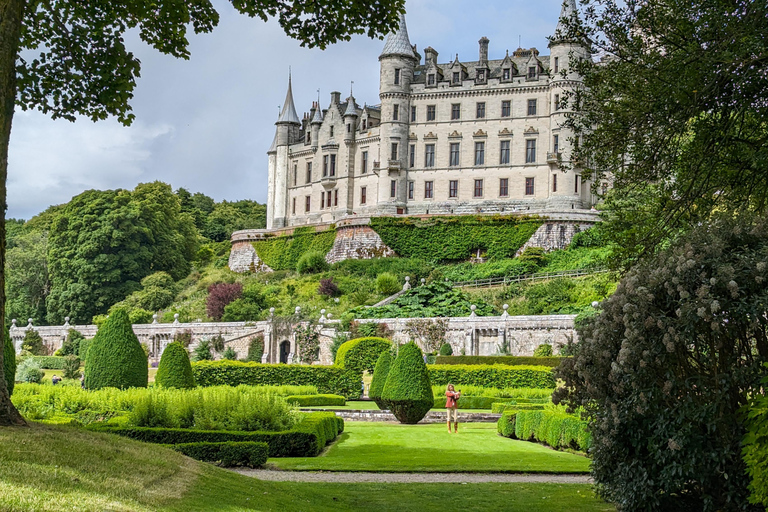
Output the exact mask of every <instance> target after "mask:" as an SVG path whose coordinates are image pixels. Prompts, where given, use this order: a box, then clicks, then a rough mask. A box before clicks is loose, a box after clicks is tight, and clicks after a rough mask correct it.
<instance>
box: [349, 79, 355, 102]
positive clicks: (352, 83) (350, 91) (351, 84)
mask: <svg viewBox="0 0 768 512" xmlns="http://www.w3.org/2000/svg"><path fill="white" fill-rule="evenodd" d="M353 85H355V81H354V80H350V81H349V97H350V98H351V97H352V96H353V94H352V86H353Z"/></svg>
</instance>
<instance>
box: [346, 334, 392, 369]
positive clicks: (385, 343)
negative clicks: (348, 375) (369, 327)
mask: <svg viewBox="0 0 768 512" xmlns="http://www.w3.org/2000/svg"><path fill="white" fill-rule="evenodd" d="M391 348H392V342H390V341H389V340H387V339H384V338H375V337H369V338H356V339H354V340H349V341H347V342H344V343H342V344H341V346H340V347H339V349H338V350H337V351H336V364H337V365H338V366H341V367H342V368H348V369H350V370H355V371H358V372H360V373H361V374H362V373H363V371H365V370H367V371H369V372H373V369H374V368H375V367H376V361H378V359H379V356H380V355H381V353H382V352H388V351H389V350H390V349H391Z"/></svg>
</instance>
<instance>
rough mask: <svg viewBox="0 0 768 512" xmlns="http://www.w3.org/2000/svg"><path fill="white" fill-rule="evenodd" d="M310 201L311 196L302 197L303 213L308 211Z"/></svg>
mask: <svg viewBox="0 0 768 512" xmlns="http://www.w3.org/2000/svg"><path fill="white" fill-rule="evenodd" d="M311 202H312V196H306V197H305V198H304V213H307V212H308V211H309V207H310V204H311Z"/></svg>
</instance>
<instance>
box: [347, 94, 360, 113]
mask: <svg viewBox="0 0 768 512" xmlns="http://www.w3.org/2000/svg"><path fill="white" fill-rule="evenodd" d="M356 115H357V105H355V97H354V96H352V95H350V96H349V98H347V108H346V109H345V110H344V117H346V116H356Z"/></svg>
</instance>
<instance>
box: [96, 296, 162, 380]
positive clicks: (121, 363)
mask: <svg viewBox="0 0 768 512" xmlns="http://www.w3.org/2000/svg"><path fill="white" fill-rule="evenodd" d="M148 373H149V371H148V365H147V358H146V356H145V355H144V350H142V348H141V344H140V343H139V340H138V339H137V338H136V335H135V334H134V333H133V330H132V329H131V322H130V320H128V314H127V313H126V312H125V310H123V309H118V310H116V311H114V312H113V313H112V314H111V315H109V318H108V319H107V321H106V322H104V324H103V325H102V326H101V327H99V330H98V331H97V332H96V336H94V338H93V341H92V342H91V347H90V348H89V349H88V358H87V359H86V361H85V387H86V388H88V389H100V388H105V387H114V388H120V389H125V388H130V387H147V379H148Z"/></svg>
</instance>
